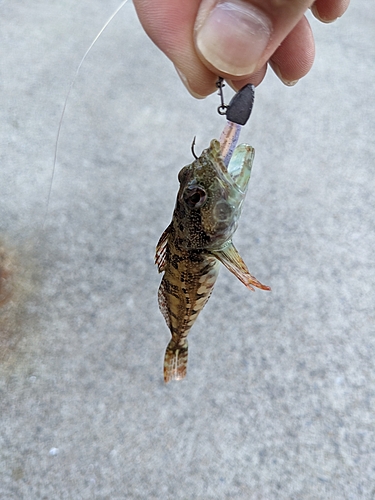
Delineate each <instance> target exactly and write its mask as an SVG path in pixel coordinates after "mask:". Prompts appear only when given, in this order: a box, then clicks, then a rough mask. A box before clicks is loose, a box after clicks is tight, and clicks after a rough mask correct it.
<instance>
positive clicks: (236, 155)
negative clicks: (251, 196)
mask: <svg viewBox="0 0 375 500" xmlns="http://www.w3.org/2000/svg"><path fill="white" fill-rule="evenodd" d="M254 156H255V151H254V148H253V147H252V146H249V145H248V144H240V145H239V146H237V147H236V149H235V150H234V151H233V154H232V156H231V158H230V161H229V163H228V167H227V171H228V174H229V175H230V177H231V178H232V180H233V182H234V183H235V185H236V186H237V187H238V189H239V190H240V191H242V192H246V190H247V187H248V184H249V180H250V175H251V169H252V166H253V160H254Z"/></svg>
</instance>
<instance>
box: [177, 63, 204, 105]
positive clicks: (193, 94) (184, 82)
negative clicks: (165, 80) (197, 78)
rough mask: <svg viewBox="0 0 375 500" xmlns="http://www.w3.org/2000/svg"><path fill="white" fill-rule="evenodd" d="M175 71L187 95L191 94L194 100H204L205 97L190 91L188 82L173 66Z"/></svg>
mask: <svg viewBox="0 0 375 500" xmlns="http://www.w3.org/2000/svg"><path fill="white" fill-rule="evenodd" d="M175 70H176V72H177V74H178V76H179V77H180V80H181V81H182V83H183V84H184V86H185V88H186V90H187V91H188V92H189V94H191V95H192V96H193V97H195V98H196V99H204V98H205V97H206V96H204V95H200V94H197V93H196V92H194V90H192V89H191V87H190V84H189V80H188V79H187V78H186V76H185V75H184V74H183V73H182V71H181V70H179V69H178V68H177V66H175Z"/></svg>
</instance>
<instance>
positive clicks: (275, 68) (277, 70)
mask: <svg viewBox="0 0 375 500" xmlns="http://www.w3.org/2000/svg"><path fill="white" fill-rule="evenodd" d="M268 64H269V65H270V66H271V68H272V69H273V71H274V73H275V75H276V76H277V77H278V78H280V80H281V81H282V82H283V84H284V85H287V86H288V87H293V86H294V85H295V84H296V83H298V82H299V80H287V79H286V78H284V77H283V75H282V74H281V71H280V68H279V67H278V65H277V64H276V63H274V62H273V61H268Z"/></svg>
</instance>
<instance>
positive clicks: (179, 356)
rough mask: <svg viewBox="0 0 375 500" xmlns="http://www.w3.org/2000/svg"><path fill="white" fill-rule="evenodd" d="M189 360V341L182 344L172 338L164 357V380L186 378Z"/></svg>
mask: <svg viewBox="0 0 375 500" xmlns="http://www.w3.org/2000/svg"><path fill="white" fill-rule="evenodd" d="M187 362H188V343H187V340H185V343H184V344H183V345H182V346H181V345H178V344H176V342H175V341H174V340H173V339H172V340H171V341H170V342H169V344H168V346H167V349H166V351H165V357H164V382H165V383H168V382H169V381H170V380H181V379H183V378H185V376H186V371H187Z"/></svg>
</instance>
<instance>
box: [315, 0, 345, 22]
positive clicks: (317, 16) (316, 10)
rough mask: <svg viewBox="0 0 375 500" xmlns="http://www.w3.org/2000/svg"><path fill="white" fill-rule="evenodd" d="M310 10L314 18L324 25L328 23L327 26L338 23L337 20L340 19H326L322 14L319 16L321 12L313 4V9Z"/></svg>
mask: <svg viewBox="0 0 375 500" xmlns="http://www.w3.org/2000/svg"><path fill="white" fill-rule="evenodd" d="M310 10H311V12H312V13H313V15H314V17H316V18H317V19H318V21H321V22H322V23H326V24H330V23H334V22H335V21H336V19H338V18H337V17H336V19H324V18H323V17H322V16H321V15H320V14H319V11H318V9H317V8H316V5H315V4H313V5H312V6H311V7H310Z"/></svg>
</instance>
